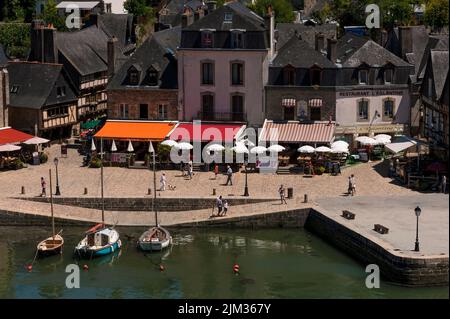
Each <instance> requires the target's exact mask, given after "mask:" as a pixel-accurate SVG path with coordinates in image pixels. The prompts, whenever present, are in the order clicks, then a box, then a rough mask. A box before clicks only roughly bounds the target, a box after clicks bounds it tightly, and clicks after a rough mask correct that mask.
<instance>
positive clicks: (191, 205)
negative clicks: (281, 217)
mask: <svg viewBox="0 0 450 319" xmlns="http://www.w3.org/2000/svg"><path fill="white" fill-rule="evenodd" d="M17 198H18V199H24V200H31V201H35V202H41V203H50V198H48V197H17ZM152 200H153V198H152V197H150V196H149V197H147V198H105V200H104V202H105V210H110V211H149V210H151V209H152ZM227 200H228V203H229V204H230V206H237V205H243V204H252V203H261V202H269V201H273V200H274V199H253V198H227ZM53 203H54V204H59V205H68V206H77V207H84V208H92V209H101V208H102V201H101V198H96V197H53ZM214 205H215V199H214V198H156V202H155V207H156V209H157V210H158V211H165V212H172V211H174V212H175V211H190V210H197V209H208V208H211V209H212V207H213V206H214Z"/></svg>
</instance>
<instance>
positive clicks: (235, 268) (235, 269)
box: [233, 264, 239, 273]
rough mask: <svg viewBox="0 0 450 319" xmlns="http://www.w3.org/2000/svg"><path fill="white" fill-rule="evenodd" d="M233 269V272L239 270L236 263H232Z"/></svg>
mask: <svg viewBox="0 0 450 319" xmlns="http://www.w3.org/2000/svg"><path fill="white" fill-rule="evenodd" d="M233 271H234V272H235V273H238V272H239V265H238V264H234V265H233Z"/></svg>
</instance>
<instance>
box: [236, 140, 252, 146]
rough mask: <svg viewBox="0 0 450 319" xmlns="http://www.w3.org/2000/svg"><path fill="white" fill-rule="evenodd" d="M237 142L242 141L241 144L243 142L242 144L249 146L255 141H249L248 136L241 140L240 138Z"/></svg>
mask: <svg viewBox="0 0 450 319" xmlns="http://www.w3.org/2000/svg"><path fill="white" fill-rule="evenodd" d="M237 143H242V144H244V145H246V146H249V147H253V146H255V143H253V142H252V141H250V140H249V139H248V138H246V139H243V140H240V141H238V142H237Z"/></svg>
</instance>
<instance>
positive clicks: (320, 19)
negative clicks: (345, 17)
mask: <svg viewBox="0 0 450 319" xmlns="http://www.w3.org/2000/svg"><path fill="white" fill-rule="evenodd" d="M330 16H331V6H330V5H329V4H328V3H325V5H324V6H323V8H322V10H320V11H314V12H313V13H312V14H311V18H313V19H314V20H315V21H316V22H317V23H319V24H323V23H325V22H327V19H329V18H330Z"/></svg>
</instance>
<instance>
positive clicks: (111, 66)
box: [108, 36, 119, 77]
mask: <svg viewBox="0 0 450 319" xmlns="http://www.w3.org/2000/svg"><path fill="white" fill-rule="evenodd" d="M118 41H119V40H117V38H116V37H115V36H113V37H112V38H109V39H108V77H112V76H113V75H114V73H115V71H116V70H115V68H116V52H117V43H118Z"/></svg>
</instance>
